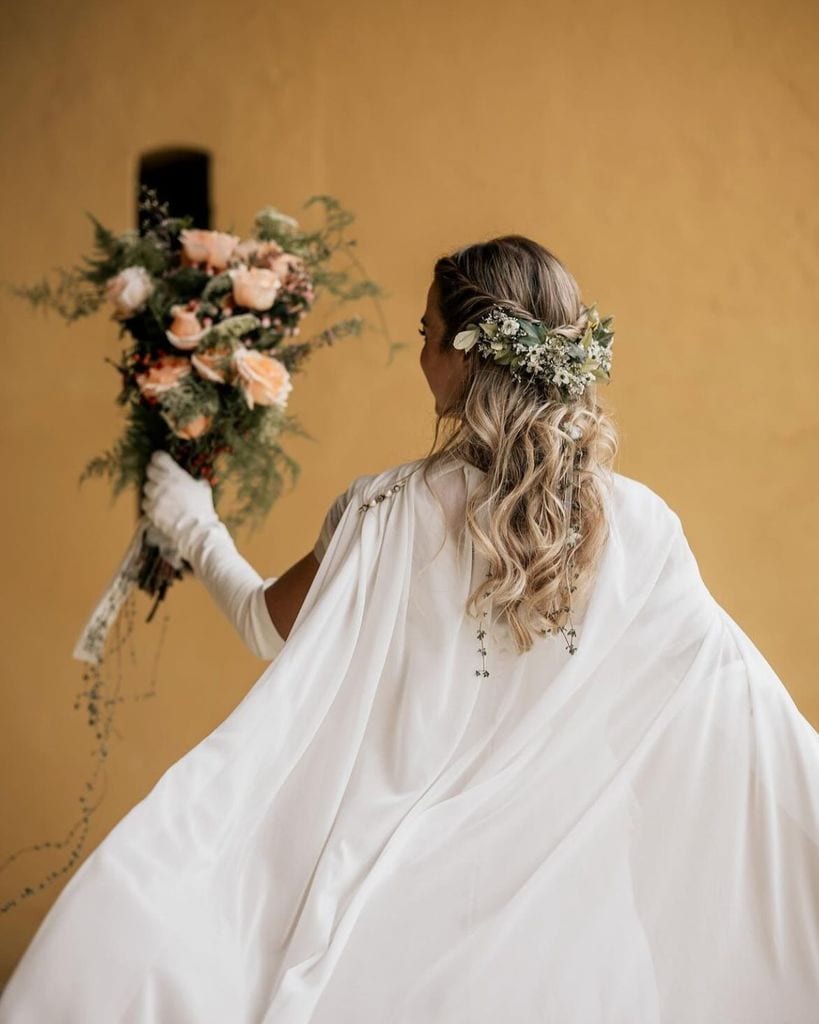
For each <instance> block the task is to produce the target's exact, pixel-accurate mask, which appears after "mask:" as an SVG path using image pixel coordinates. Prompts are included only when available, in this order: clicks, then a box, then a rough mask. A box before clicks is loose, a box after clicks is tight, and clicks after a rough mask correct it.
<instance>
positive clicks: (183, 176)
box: [135, 149, 210, 228]
mask: <svg viewBox="0 0 819 1024" xmlns="http://www.w3.org/2000/svg"><path fill="white" fill-rule="evenodd" d="M139 185H140V186H142V185H147V186H148V187H149V188H152V189H155V191H156V193H157V195H158V196H159V200H160V202H165V203H167V204H168V207H169V213H170V215H171V216H172V217H185V216H190V217H193V223H194V226H195V227H197V228H209V227H210V154H209V153H208V152H206V151H205V150H203V149H155V150H152V151H150V152H148V153H143V154H142V156H141V157H140V158H139ZM139 191H140V189H139V188H137V200H136V201H135V205H136V204H137V203H138V201H139V200H138V196H139ZM135 223H139V215H138V211H137V212H136V214H135Z"/></svg>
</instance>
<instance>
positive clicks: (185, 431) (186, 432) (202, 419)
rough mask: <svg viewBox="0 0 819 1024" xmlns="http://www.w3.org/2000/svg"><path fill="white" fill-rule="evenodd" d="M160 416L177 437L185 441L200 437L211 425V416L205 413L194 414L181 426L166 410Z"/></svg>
mask: <svg viewBox="0 0 819 1024" xmlns="http://www.w3.org/2000/svg"><path fill="white" fill-rule="evenodd" d="M162 418H163V420H165V422H166V423H167V424H168V426H169V427H170V428H171V430H172V432H173V433H174V434H175V435H176V436H177V437H182V438H184V439H185V440H186V441H193V440H194V438H197V437H201V436H202V434H204V433H206V432H207V431H208V430H210V428H211V426H212V425H213V417H212V416H207V415H206V414H205V413H200V414H199V415H198V416H194V417H193V419H190V420H188V421H187V423H184V424H182V425H181V426H180V425H179V424H178V423H177V421H176V420H174V418H173V417H172V416H171V415H170V414H169V413H167V412H163V413H162Z"/></svg>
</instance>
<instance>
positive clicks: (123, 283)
mask: <svg viewBox="0 0 819 1024" xmlns="http://www.w3.org/2000/svg"><path fill="white" fill-rule="evenodd" d="M153 290H154V282H153V279H152V278H151V275H150V274H149V273H148V271H147V270H146V269H145V267H126V268H125V269H124V270H121V271H120V272H119V273H118V274H117V275H116V277H112V278H110V279H109V280H108V281H107V283H106V286H105V291H106V295H107V297H108V300H109V301H110V302H111V303H112V304H113V306H114V316H115V317H116V318H117V319H118V320H127V319H128V317H131V316H133V315H134V313H138V312H139V310H140V309H141V308H142V307H143V306H144V305H145V301H146V300H147V298H148V296H149V295H150V294H151V292H152V291H153Z"/></svg>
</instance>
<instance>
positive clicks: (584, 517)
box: [423, 235, 619, 652]
mask: <svg viewBox="0 0 819 1024" xmlns="http://www.w3.org/2000/svg"><path fill="white" fill-rule="evenodd" d="M434 279H435V282H436V283H437V294H438V304H439V312H440V315H441V319H442V321H443V324H444V328H445V330H444V334H443V336H442V338H441V342H440V343H441V347H442V349H447V348H451V347H452V342H453V339H454V337H455V335H456V334H457V333H458V331H461V330H463V329H464V328H465V327H466V325H467V324H468V323H476V322H477V321H478V320H479V319H480V318H481V317H482V316H483V315H484V314H485V313H486V312H487V311H488V310H489V308H490V306H492V305H493V304H494V303H498V304H501V305H502V306H503V307H504V308H505V309H506V310H508V311H509V312H510V313H511V314H512V315H519V316H523V317H529V318H534V319H538V320H542V321H543V322H544V323H545V324H546V325H547V326H548V327H550V328H556V327H562V328H564V331H563V333H565V334H566V336H567V337H571V338H580V337H581V336H582V335H583V333H584V331H585V329H586V325H587V320H588V317H587V313H586V308H585V306H584V304H583V303H582V301H581V298H580V292H579V288H578V286H577V283H576V281H575V280H574V278H573V277H572V275H571V274H570V273H569V271H568V270H566V268H565V267H564V266H563V264H562V263H561V262H560V260H559V259H558V258H557V257H556V256H555V255H554V254H553V253H551V252H550V251H549V250H548V249H546V248H544V247H543V246H542V245H540V244H538V243H537V242H535V241H532V240H531V239H529V238H526V237H525V236H522V235H504V236H502V237H499V238H493V239H490V240H489V241H486V242H478V243H476V244H474V245H468V246H465V247H463V248H460V249H458V250H456V251H455V252H453V253H452V254H450V255H448V256H442V257H441V258H440V259H438V260H437V261H436V263H435V266H434ZM466 357H467V371H466V374H465V377H464V381H463V386H462V387H461V389H460V390H459V391H458V393H457V394H454V395H451V396H450V397H449V404H448V405H447V407H446V408H445V409H442V410H441V411H440V412H439V413H438V414H437V417H436V422H435V432H434V437H433V441H432V445H431V448H430V451H429V452H428V453H427V455H426V456H425V457H424V462H423V476H424V478H425V479H427V477H428V474H429V472H430V470H431V468H432V466H433V465H435V464H436V463H438V462H441V461H442V460H449V459H452V458H460V459H463V460H464V461H466V462H468V463H471V464H472V465H474V466H477V467H478V468H479V469H481V470H483V471H484V472H485V474H486V475H485V477H483V478H482V479H481V481H480V485H479V486H478V487H477V488H476V490H475V491H474V492H473V494H472V495H471V497H470V499H469V501H468V503H467V508H466V523H465V526H466V527H467V528H468V529H469V530H470V532H471V535H472V538H473V543H474V544H475V545H476V547H477V548H478V549H479V550H480V551H482V552H483V554H484V555H485V556H486V558H487V560H488V566H489V575H488V577H487V578H486V579H485V580H484V581H483V582H481V583H480V584H479V585H478V586H477V587H475V588H474V590H473V591H472V592H471V593H470V595H469V598H468V601H467V610H468V612H470V613H471V614H475V615H477V614H479V613H480V609H481V608H482V606H483V605H484V603H485V602H486V601H487V599H488V602H489V603H491V608H492V611H493V616H498V617H499V618H503V619H504V620H505V622H506V623H507V624H508V626H509V629H510V631H511V634H512V637H513V640H514V643H515V648H516V650H517V651H518V652H523V651H526V650H528V649H529V648H530V647H531V646H532V644H533V642H534V635H535V634H536V633H537V634H539V635H542V636H546V635H555V634H557V633H562V634H563V635H564V638H565V637H566V636H567V635H568V636H569V637H570V639H569V646H570V647H571V646H572V645H573V641H572V639H571V637H572V636H573V633H571V632H570V631H571V630H572V629H573V624H572V619H571V614H572V612H573V611H574V612H575V613H576V612H577V609H578V608H579V607H580V606H581V605H582V604H583V603H584V601H585V600H586V599H587V598H588V596H589V593H590V589H591V584H592V581H593V579H594V577H595V575H596V570H597V568H598V563H599V555H600V552H601V551H602V548H603V546H604V544H605V541H606V537H607V533H608V522H607V517H606V506H605V501H604V498H605V495H604V490H605V489H607V488H610V486H611V482H612V481H611V476H610V474H609V473H608V472H607V471H608V470H610V469H612V468H613V463H614V459H615V456H616V454H617V451H618V446H619V440H618V431H617V427H616V425H615V422H614V419H613V417H612V415H611V414H610V413H609V412H607V411H606V410H605V409H604V408H603V407H602V406H601V404H600V402H599V401H598V396H597V384H596V382H595V383H592V384H590V385H588V386H587V388H586V390H585V392H584V394H583V395H582V396H581V397H580V398H575V399H571V400H570V401H565V400H564V399H563V398H562V397H561V395H560V392H559V390H558V388H557V387H556V386H555V385H553V384H551V385H548V386H546V387H544V385H543V383H542V382H541V383H537V382H535V381H533V380H531V379H524V380H522V381H516V380H515V379H514V378H513V377H512V375H511V373H510V372H509V369H508V367H506V366H503V365H499V364H497V363H495V361H494V360H493V359H489V358H485V357H483V356H481V355H480V353H479V351H478V349H477V346H474V347H473V348H472V349H471V350H470V351H469V352H468V353H467V354H466ZM572 428H574V429H572ZM571 473H574V476H573V477H572V478H571V479H572V484H573V486H572V490H571V495H572V497H571V500H570V501H566V500H564V497H565V495H566V490H565V487H564V484H565V482H566V480H567V478H568V477H567V474H571ZM482 523H483V525H482ZM570 528H571V529H578V532H579V539H577V541H576V543H575V544H574V545H573V546H571V547H570V546H569V545H567V535H568V532H569V530H570Z"/></svg>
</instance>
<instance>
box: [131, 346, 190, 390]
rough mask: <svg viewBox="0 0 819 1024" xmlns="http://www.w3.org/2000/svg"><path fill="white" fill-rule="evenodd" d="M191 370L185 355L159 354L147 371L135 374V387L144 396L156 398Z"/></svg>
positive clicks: (174, 385)
mask: <svg viewBox="0 0 819 1024" xmlns="http://www.w3.org/2000/svg"><path fill="white" fill-rule="evenodd" d="M190 372H191V364H190V360H189V359H188V357H187V356H169V355H160V356H159V357H158V358H157V359H156V360H155V361H154V362H153V363H152V364H151V365H150V366H149V367H148V370H147V372H145V373H138V374H136V377H135V379H136V382H137V387H138V388H139V390H140V393H141V394H142V395H143V397H145V398H158V397H159V395H161V394H162V393H163V392H164V391H170V389H171V388H175V387H176V385H177V384H178V383H179V382H180V381H181V380H182V378H183V377H187V375H188V374H189V373H190Z"/></svg>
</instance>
